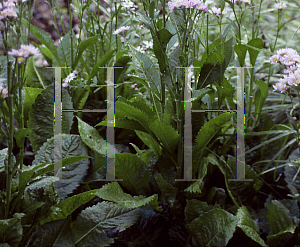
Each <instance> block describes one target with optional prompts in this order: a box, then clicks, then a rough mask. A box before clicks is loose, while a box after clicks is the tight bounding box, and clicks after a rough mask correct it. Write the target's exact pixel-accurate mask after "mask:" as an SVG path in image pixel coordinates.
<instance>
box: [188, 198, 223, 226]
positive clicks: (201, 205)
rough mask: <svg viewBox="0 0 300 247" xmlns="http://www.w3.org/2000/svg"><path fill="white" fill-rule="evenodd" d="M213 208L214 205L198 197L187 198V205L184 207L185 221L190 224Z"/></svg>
mask: <svg viewBox="0 0 300 247" xmlns="http://www.w3.org/2000/svg"><path fill="white" fill-rule="evenodd" d="M217 207H218V206H217ZM219 208H220V207H219ZM213 209H214V206H213V205H208V204H207V202H203V201H199V200H196V199H192V200H187V203H186V206H185V209H184V216H185V222H186V223H187V224H189V223H191V222H192V221H193V220H194V219H196V218H198V217H199V216H201V215H203V214H204V213H207V212H209V211H210V210H213Z"/></svg>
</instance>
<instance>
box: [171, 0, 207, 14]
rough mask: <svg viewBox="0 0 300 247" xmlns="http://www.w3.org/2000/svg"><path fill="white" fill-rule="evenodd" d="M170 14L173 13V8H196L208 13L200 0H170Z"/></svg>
mask: <svg viewBox="0 0 300 247" xmlns="http://www.w3.org/2000/svg"><path fill="white" fill-rule="evenodd" d="M168 6H169V10H170V13H172V12H173V11H174V9H175V8H180V7H183V8H186V9H190V8H196V9H198V10H203V11H204V12H208V8H207V6H206V5H205V4H204V3H203V1H201V0H171V1H170V2H168Z"/></svg>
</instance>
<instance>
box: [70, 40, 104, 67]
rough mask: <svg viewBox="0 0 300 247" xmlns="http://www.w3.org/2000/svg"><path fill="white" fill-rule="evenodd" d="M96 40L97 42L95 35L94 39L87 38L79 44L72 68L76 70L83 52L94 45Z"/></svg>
mask: <svg viewBox="0 0 300 247" xmlns="http://www.w3.org/2000/svg"><path fill="white" fill-rule="evenodd" d="M97 40H98V35H95V36H94V37H91V38H88V39H86V40H84V41H82V42H81V43H80V45H79V48H78V54H77V55H76V58H75V60H74V63H73V68H76V66H77V64H78V62H79V60H80V58H81V56H82V54H83V52H84V51H85V50H86V48H88V47H89V46H90V45H93V44H95V43H96V42H97Z"/></svg>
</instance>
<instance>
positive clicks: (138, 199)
mask: <svg viewBox="0 0 300 247" xmlns="http://www.w3.org/2000/svg"><path fill="white" fill-rule="evenodd" d="M95 195H97V196H98V197H100V198H102V199H104V200H107V201H111V202H115V203H117V204H119V205H121V206H122V207H125V208H130V209H133V208H138V207H141V206H145V205H148V206H151V207H152V208H153V209H155V210H158V211H161V208H160V207H159V205H158V201H157V199H158V196H157V194H154V195H152V196H149V197H145V196H131V195H130V194H126V193H124V192H123V190H122V188H121V187H120V185H119V184H118V183H117V182H113V183H109V184H106V185H104V186H103V187H102V188H101V189H99V190H98V191H96V192H95Z"/></svg>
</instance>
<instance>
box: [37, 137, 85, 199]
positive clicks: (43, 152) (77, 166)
mask: <svg viewBox="0 0 300 247" xmlns="http://www.w3.org/2000/svg"><path fill="white" fill-rule="evenodd" d="M56 138H60V135H57V137H56ZM61 141H62V142H61V144H62V145H61V147H62V157H58V158H60V159H64V158H67V157H76V156H87V154H88V149H87V147H86V145H85V144H84V143H83V141H82V140H81V138H80V136H79V135H67V134H62V135H61ZM53 147H54V137H52V138H51V139H49V140H48V141H47V142H45V143H44V145H43V146H42V147H41V149H40V150H39V151H38V153H37V154H36V155H35V159H34V161H33V162H32V164H33V165H38V164H41V163H44V162H47V163H51V164H52V163H54V148H53ZM88 164H89V160H88V159H83V160H80V161H78V162H76V163H74V164H72V165H69V166H68V167H65V168H63V170H62V179H63V180H68V181H57V182H56V183H55V187H56V189H57V190H58V192H59V194H60V196H61V198H62V199H64V198H65V197H66V196H67V195H68V194H70V193H72V192H73V190H74V189H76V188H77V187H78V186H79V185H80V183H81V182H82V180H83V178H84V176H85V174H86V173H87V170H88ZM52 174H53V175H54V172H51V174H50V175H52Z"/></svg>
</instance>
